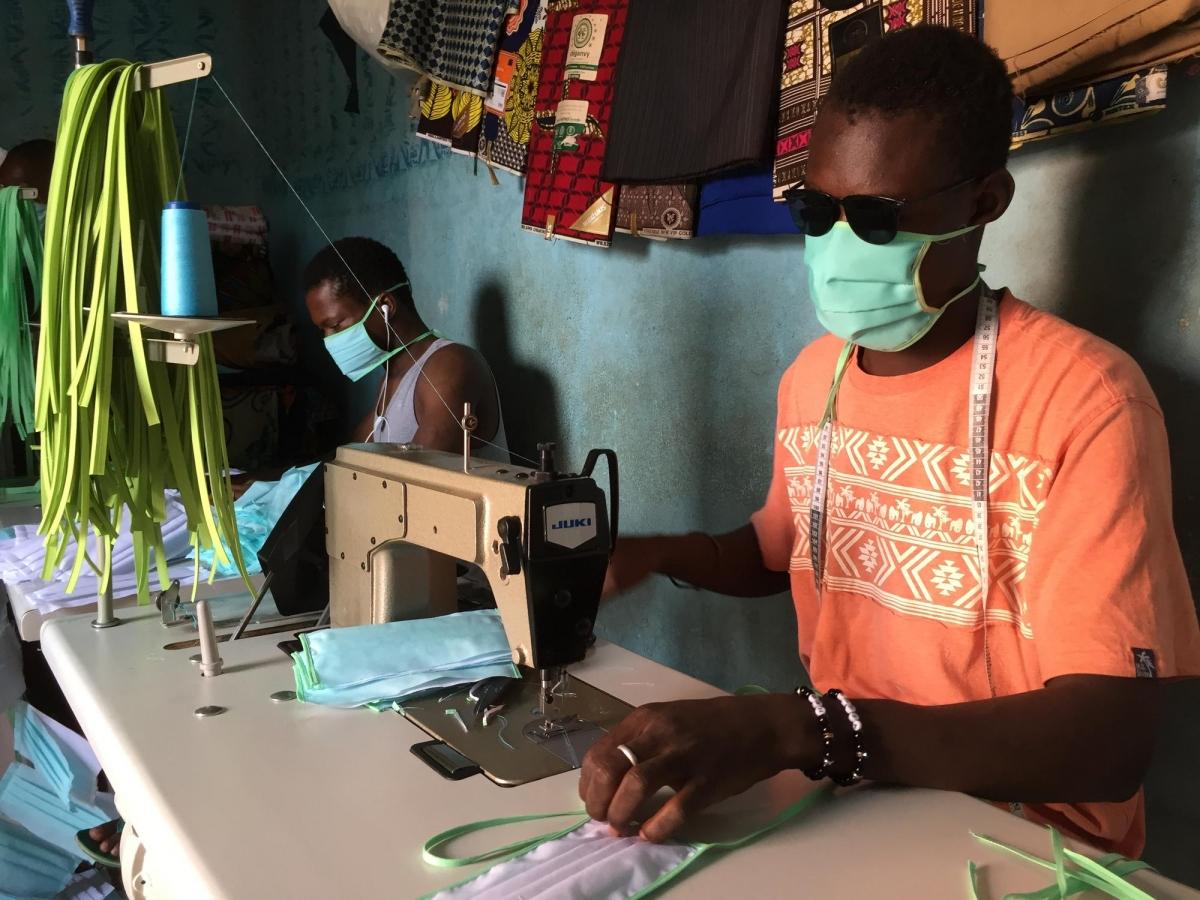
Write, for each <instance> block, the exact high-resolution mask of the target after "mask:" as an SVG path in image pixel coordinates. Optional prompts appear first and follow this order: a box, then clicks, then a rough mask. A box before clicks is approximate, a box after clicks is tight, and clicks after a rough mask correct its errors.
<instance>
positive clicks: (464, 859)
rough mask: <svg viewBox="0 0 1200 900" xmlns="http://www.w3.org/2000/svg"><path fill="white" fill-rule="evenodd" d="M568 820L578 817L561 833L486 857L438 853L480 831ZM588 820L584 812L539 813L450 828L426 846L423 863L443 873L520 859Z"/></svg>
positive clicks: (517, 843)
mask: <svg viewBox="0 0 1200 900" xmlns="http://www.w3.org/2000/svg"><path fill="white" fill-rule="evenodd" d="M566 816H578V817H579V818H578V819H577V821H575V822H572V823H571V824H570V825H568V826H567V827H566V828H560V829H559V830H557V831H549V832H546V833H545V834H539V835H535V836H534V837H528V838H523V839H522V840H519V841H513V842H512V843H511V844H505V845H504V846H503V847H496V848H494V849H492V850H485V851H484V852H482V853H476V854H473V855H471V856H443V855H441V854H440V853H438V852H437V851H438V850H439V849H440V848H442V847H444V846H445V845H446V844H448V843H450V842H451V841H454V840H457V839H458V838H461V837H465V836H466V835H468V834H474V833H475V832H477V831H487V830H488V829H489V828H499V827H501V826H503V825H513V824H516V823H517V822H536V821H538V820H540V819H561V818H564V817H566ZM587 820H588V816H587V813H585V812H584V811H583V810H582V809H573V810H571V811H570V812H559V813H536V814H534V815H529V816H503V817H501V818H499V819H484V820H482V821H479V822H471V823H469V824H467V825H458V826H456V827H455V828H447V829H446V830H445V831H443V832H441V833H439V834H435V835H434V836H433V837H431V838H430V839H429V840H427V841H426V842H425V846H423V847H422V848H421V859H423V860H425V862H426V863H428V864H429V865H431V866H438V867H439V868H443V869H452V868H458V867H459V866H471V865H474V864H475V863H481V862H489V861H490V862H499V861H501V860H503V859H506V858H508V857H513V856H517V855H518V854H521V853H525V852H527V851H529V850H532V849H533V848H534V847H537V846H538V845H539V844H544V843H546V841H553V840H555V839H556V838H560V837H563V836H564V835H567V834H570V833H571V832H572V831H574V830H575V829H576V828H579V827H580V826H581V825H583V824H584V823H585V822H587Z"/></svg>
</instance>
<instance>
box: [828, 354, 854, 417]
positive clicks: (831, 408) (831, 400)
mask: <svg viewBox="0 0 1200 900" xmlns="http://www.w3.org/2000/svg"><path fill="white" fill-rule="evenodd" d="M853 352H854V344H851V343H850V342H849V341H847V342H846V344H845V346H843V347H842V352H841V353H840V354H838V361H837V368H836V369H834V372H833V384H831V385H830V386H829V394H828V396H826V398H825V414H824V415H823V416H821V425H820V427H821V428H824V427H825V425H826V424H827V423H829V422H832V421H833V420H834V419H835V418H836V417H837V395H838V388H840V387H841V386H842V378H843V376H845V374H846V369H848V368H849V363H850V354H851V353H853Z"/></svg>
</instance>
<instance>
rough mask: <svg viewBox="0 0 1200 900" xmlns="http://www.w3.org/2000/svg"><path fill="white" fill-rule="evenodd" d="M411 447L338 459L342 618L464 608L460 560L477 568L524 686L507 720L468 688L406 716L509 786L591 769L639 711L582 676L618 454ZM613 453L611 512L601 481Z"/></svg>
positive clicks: (334, 585) (335, 551) (331, 511)
mask: <svg viewBox="0 0 1200 900" xmlns="http://www.w3.org/2000/svg"><path fill="white" fill-rule="evenodd" d="M541 453H542V459H541V465H540V466H539V467H538V468H537V469H529V468H523V467H520V466H510V465H497V464H494V463H488V462H484V461H482V460H476V459H471V458H470V457H469V456H466V455H464V456H459V455H456V454H451V453H442V452H437V451H428V450H422V449H420V448H416V447H412V446H409V445H402V444H355V445H349V446H345V447H341V448H339V450H338V452H337V456H336V458H335V459H334V461H332V462H330V463H328V464H327V465H326V466H325V507H326V512H325V515H326V521H325V524H326V531H327V534H326V548H327V550H328V553H329V595H330V622H331V624H332V625H333V626H334V627H335V628H336V627H341V626H347V625H366V624H371V623H379V622H390V621H395V620H397V619H408V618H415V617H420V616H431V615H443V614H446V613H451V612H456V611H457V610H458V602H457V594H456V577H455V562H456V561H461V562H464V563H469V564H472V565H475V566H478V567H479V568H480V569H481V570H482V572H483V574H484V576H485V577H486V579H487V581H488V584H489V585H490V587H491V589H492V593H493V594H494V596H495V599H496V606H497V608H498V610H499V612H500V617H501V620H502V622H503V624H504V630H505V632H506V634H507V636H508V641H509V645H510V646H511V648H512V655H513V662H514V663H516V664H517V665H518V666H519V667H521V671H522V676H523V677H522V680H521V682H520V683H518V684H516V685H513V686H511V687H510V688H509V689H508V691H507V693H506V695H505V697H504V702H503V710H502V715H503V717H504V719H503V721H504V727H503V728H500V727H497V726H495V725H493V724H492V722H491V721H490V720H488V719H485V720H484V721H483V722H480V723H477V724H476V727H472V726H471V725H469V724H468V722H470V720H471V719H472V718H474V717H475V709H474V707H475V706H476V698H475V697H472V696H468V695H467V693H466V690H465V689H464V690H462V691H458V692H453V693H451V694H449V695H446V696H443V697H441V698H432V697H430V698H423V699H421V700H419V701H415V702H412V703H406V704H404V706H403V713H404V715H405V716H406V717H407V718H408V719H410V720H411V721H413V722H415V723H416V724H417V725H419V726H420V727H421V728H422V729H423V730H425V731H426V732H428V733H429V734H430V735H431V736H433V737H434V738H437V739H440V740H442V741H444V742H445V743H446V744H449V745H450V746H451V747H452V748H453V749H454V750H456V751H457V752H458V753H460V754H462V756H464V757H466V759H467V760H468V761H470V762H473V763H475V764H476V765H478V766H479V768H480V769H482V770H483V772H484V773H485V774H486V775H487V776H488V777H489V778H491V779H492V780H493V781H496V782H497V783H500V784H506V785H513V784H523V783H525V782H528V781H533V780H536V779H538V778H544V777H546V776H548V775H553V774H556V773H558V772H562V771H566V770H568V769H573V768H578V766H579V762H580V760H581V759H582V758H583V755H584V754H585V753H586V752H587V750H588V748H589V747H590V746H591V744H592V743H593V742H594V741H595V740H596V739H597V738H598V737H599V736H600V735H602V734H604V733H605V732H606V731H607V730H609V729H610V728H611V727H612V726H613V725H615V724H616V723H617V722H618V721H620V719H621V718H623V717H624V716H625V714H626V713H627V712H628V711H629V710H630V709H631V707H630V706H629V705H628V704H626V703H623V702H621V701H619V700H617V699H616V698H614V697H612V696H611V695H609V694H607V693H605V692H603V691H600V690H598V689H596V688H595V687H593V686H591V685H589V684H587V683H585V682H582V681H579V680H572V679H570V677H569V676H568V674H567V667H568V666H570V665H571V664H573V663H577V662H580V661H581V660H582V659H583V658H584V654H585V652H586V651H587V648H588V645H589V643H590V642H591V640H592V627H593V625H594V623H595V619H596V611H597V608H598V606H599V602H600V591H601V588H602V587H603V584H604V575H605V571H606V570H607V567H608V558H609V554H610V551H611V547H612V541H613V537H614V536H615V533H616V525H617V521H616V520H617V514H618V510H619V501H618V491H617V468H616V458H615V454H613V453H612V451H607V450H593V451H592V453H591V454H590V455H589V456H588V459H587V462H586V464H585V466H584V470H583V472H582V474H579V475H574V474H560V473H558V472H556V471H555V466H554V458H553V445H544V446H543V447H542V448H541ZM601 456H606V457H607V459H608V464H609V467H610V481H611V485H612V514H611V529H610V516H609V513H608V511H607V510H606V508H605V502H604V493H603V492H602V491H601V490H600V488H598V487H597V486H596V484H595V482H594V481H593V480H592V478H591V474H592V470H593V468H594V466H595V463H596V461H597V460H598V459H599V458H600V457H601Z"/></svg>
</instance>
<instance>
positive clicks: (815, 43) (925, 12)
mask: <svg viewBox="0 0 1200 900" xmlns="http://www.w3.org/2000/svg"><path fill="white" fill-rule="evenodd" d="M996 5H999V4H990V5H989V6H988V22H989V26H990V22H991V16H992V14H993V9H992V8H993V6H996ZM826 6H830V7H832V6H838V7H842V6H845V8H844V9H840V8H839V9H827V8H826ZM977 6H978V0H895V2H894V0H865V2H861V3H851V4H845V3H837V4H834V3H828V4H826V3H818V2H807V3H792V4H791V6H790V7H789V11H788V20H787V28H786V31H785V34H784V46H783V72H782V77H781V80H780V92H779V118H778V124H777V126H776V143H775V183H774V196H775V199H776V200H777V201H782V200H783V192H784V191H786V190H787V189H788V188H790V187H792V186H794V185H798V184H803V182H804V174H805V170H806V168H807V165H808V141H809V138H810V137H811V135H812V126H813V122H814V121H815V120H816V118H817V106H818V105H819V104H820V102H821V98H822V97H824V96H825V94H826V93H827V92H828V91H829V85H830V82H831V81H832V80H833V76H834V73H835V72H837V68H838V65H839V64H840V63H841V62H842V61H844V60H846V59H849V58H850V57H851V56H852V55H853V54H854V52H855V51H856V50H858V49H859V48H861V47H862V46H863V44H864V43H866V42H868V41H871V40H874V39H876V38H879V37H882V36H883V35H884V34H887V33H888V32H891V31H896V30H898V29H900V28H907V27H909V26H911V25H921V24H926V25H946V26H949V27H950V28H956V29H958V30H959V31H963V32H966V33H967V34H975V33H976V11H977ZM1041 8H1042V5H1039V9H1041Z"/></svg>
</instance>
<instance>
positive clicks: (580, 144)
mask: <svg viewBox="0 0 1200 900" xmlns="http://www.w3.org/2000/svg"><path fill="white" fill-rule="evenodd" d="M627 6H628V0H578V2H573V3H559V4H552V5H551V6H550V7H549V9H548V12H547V14H546V29H545V33H544V35H543V37H542V68H541V76H540V80H539V83H538V92H537V102H536V104H535V106H534V125H533V128H532V132H531V135H530V141H529V156H528V172H527V176H528V177H527V178H526V181H525V205H524V209H523V210H522V214H521V226H522V227H523V228H525V229H526V230H528V231H534V232H538V233H540V234H543V235H545V236H546V237H547V238H549V237H560V238H563V239H564V240H569V241H576V242H578V243H582V244H594V245H596V246H599V247H607V246H609V244H611V243H612V233H613V227H614V225H615V224H616V214H615V212H616V206H617V186H616V185H615V184H613V183H611V182H608V181H605V180H604V179H603V178H601V177H600V170H601V167H602V166H603V164H604V154H605V152H606V148H607V138H608V122H609V114H610V112H611V110H612V95H613V74H614V72H615V70H616V63H617V57H618V55H619V54H620V51H621V41H622V39H623V37H624V33H625V12H626V9H627Z"/></svg>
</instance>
